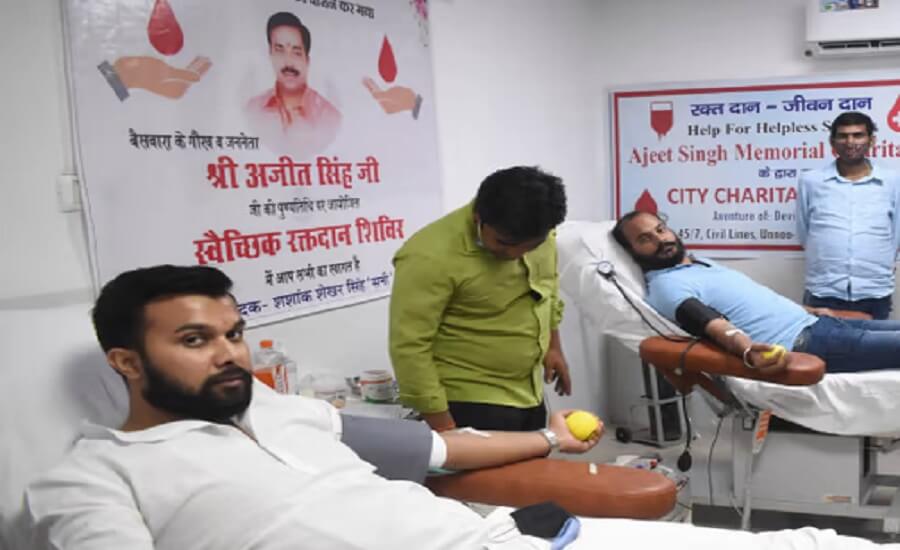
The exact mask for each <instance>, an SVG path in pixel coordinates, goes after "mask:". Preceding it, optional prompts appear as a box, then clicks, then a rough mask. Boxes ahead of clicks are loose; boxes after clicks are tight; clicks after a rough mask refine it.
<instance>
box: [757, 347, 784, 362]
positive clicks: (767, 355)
mask: <svg viewBox="0 0 900 550" xmlns="http://www.w3.org/2000/svg"><path fill="white" fill-rule="evenodd" d="M786 351H787V350H786V349H784V346H782V345H778V344H776V345H774V346H772V349H770V350H769V351H764V352H763V353H762V357H763V359H775V358H776V357H781V356H782V355H784V353H785V352H786Z"/></svg>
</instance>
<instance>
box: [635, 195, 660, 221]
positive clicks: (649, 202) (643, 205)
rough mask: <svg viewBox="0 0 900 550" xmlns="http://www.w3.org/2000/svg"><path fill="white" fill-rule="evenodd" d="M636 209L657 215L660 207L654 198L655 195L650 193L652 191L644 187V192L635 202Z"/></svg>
mask: <svg viewBox="0 0 900 550" xmlns="http://www.w3.org/2000/svg"><path fill="white" fill-rule="evenodd" d="M634 209H635V210H637V211H638V212H648V213H650V214H654V215H656V213H657V210H658V207H657V206H656V201H655V200H653V196H652V195H650V192H649V191H647V190H646V189H644V192H643V193H641V196H640V197H638V200H637V202H635V203H634Z"/></svg>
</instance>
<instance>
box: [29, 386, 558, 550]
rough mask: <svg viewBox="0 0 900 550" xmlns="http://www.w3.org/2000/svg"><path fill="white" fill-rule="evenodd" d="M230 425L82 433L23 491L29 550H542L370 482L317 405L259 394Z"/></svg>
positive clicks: (416, 494)
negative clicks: (53, 465) (57, 462)
mask: <svg viewBox="0 0 900 550" xmlns="http://www.w3.org/2000/svg"><path fill="white" fill-rule="evenodd" d="M236 424H237V425H238V426H239V427H240V428H239V427H236V426H231V425H221V424H214V423H209V422H205V421H198V420H184V421H178V422H170V423H167V424H163V425H160V426H156V427H154V428H150V429H147V430H142V431H138V432H122V431H119V430H114V429H109V428H104V427H101V426H97V425H91V424H88V425H86V426H85V430H84V437H83V438H82V439H81V440H79V441H78V442H77V443H76V445H75V447H74V449H73V450H72V452H71V453H70V455H69V456H68V457H67V458H66V459H65V461H64V462H63V463H62V464H60V465H59V466H58V467H56V468H55V469H53V470H52V471H51V472H50V473H48V474H47V475H45V476H43V477H42V478H41V479H39V480H38V481H37V482H35V483H33V484H32V485H31V486H30V487H29V488H28V490H27V491H26V497H25V498H26V500H25V511H24V516H23V524H24V526H25V529H26V531H27V532H30V536H31V538H32V540H31V542H30V543H29V546H28V547H29V548H53V549H66V550H77V549H82V548H84V549H88V548H89V549H91V550H102V549H115V550H122V549H125V548H127V549H129V550H140V549H147V550H150V549H154V548H155V549H159V550H165V549H172V550H184V549H191V550H203V549H210V550H224V549H230V548H235V549H239V548H240V549H243V548H254V549H265V550H277V549H282V548H284V549H287V548H291V549H297V548H308V549H316V550H319V549H332V548H333V549H380V548H384V549H392V550H393V549H402V548H434V549H445V548H446V549H454V550H455V549H461V548H495V547H496V548H541V547H544V548H546V547H547V545H546V543H545V542H544V541H540V540H538V539H533V538H531V537H523V536H522V535H521V534H519V533H518V532H517V531H515V530H514V529H511V528H510V525H511V520H510V519H508V516H506V519H502V518H500V519H498V518H493V519H490V518H489V519H483V518H481V517H480V516H478V515H477V514H476V513H474V512H473V511H471V510H470V509H468V508H466V507H465V506H463V505H462V504H460V503H458V502H456V501H452V500H448V499H443V498H438V497H435V496H434V495H432V494H431V493H430V492H429V491H428V490H427V489H426V488H424V487H422V486H420V485H417V484H415V483H410V482H402V481H387V480H385V479H383V478H381V477H379V476H377V475H375V474H374V473H373V470H374V468H373V466H372V465H370V464H368V463H367V462H364V461H362V460H361V459H360V458H359V457H357V456H356V454H355V453H354V452H353V451H352V450H351V449H350V448H349V447H347V446H346V445H344V444H343V443H341V442H340V441H339V438H340V429H341V427H340V426H341V424H340V416H339V415H338V414H337V412H336V411H335V410H334V408H332V407H331V406H330V405H328V404H326V403H324V402H322V401H317V400H313V399H307V398H303V397H294V396H291V397H286V396H279V395H277V394H274V392H271V391H269V390H267V389H264V388H262V386H261V385H260V384H255V385H254V397H253V402H252V403H251V405H250V407H249V409H248V410H247V412H245V413H244V415H242V417H240V418H239V419H236ZM241 430H244V431H246V432H247V433H246V434H245V433H244V432H242V431H241ZM247 434H251V435H252V436H253V437H255V438H256V441H254V439H253V438H251V437H248V435H247ZM495 543H498V544H499V545H496V544H495Z"/></svg>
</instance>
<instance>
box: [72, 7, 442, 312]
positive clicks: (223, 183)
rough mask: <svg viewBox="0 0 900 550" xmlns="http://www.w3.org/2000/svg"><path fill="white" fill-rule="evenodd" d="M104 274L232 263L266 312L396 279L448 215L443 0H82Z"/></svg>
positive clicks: (308, 307) (92, 227)
mask: <svg viewBox="0 0 900 550" xmlns="http://www.w3.org/2000/svg"><path fill="white" fill-rule="evenodd" d="M65 15H66V26H67V36H68V46H69V47H68V54H69V65H70V75H71V89H72V93H73V105H74V112H75V118H76V129H77V132H76V135H77V147H78V152H79V159H80V176H81V181H82V183H83V190H82V193H83V198H84V203H85V209H86V215H87V220H88V227H89V234H90V241H91V242H90V247H91V260H92V266H93V269H94V274H95V278H96V280H97V281H98V283H99V284H103V283H104V282H105V281H107V280H109V279H111V278H112V277H114V276H115V275H117V274H118V273H120V272H121V271H124V270H126V269H131V268H134V267H137V266H146V265H153V264H160V263H172V264H181V265H187V264H200V265H210V266H215V267H218V268H221V269H222V270H224V271H225V272H226V273H227V274H228V275H229V276H230V277H231V278H232V279H233V280H234V281H235V289H234V292H235V296H236V297H237V298H238V301H239V303H240V309H241V311H242V313H243V315H244V317H245V318H246V319H247V320H248V321H249V322H250V324H251V325H252V324H259V323H265V322H270V321H276V320H279V319H284V318H288V317H292V316H296V315H303V314H307V313H312V312H315V311H321V310H324V309H328V308H333V307H339V306H345V305H350V304H354V303H358V302H361V301H365V300H370V299H373V298H377V297H381V296H385V295H387V294H388V293H389V291H390V287H391V282H392V273H393V272H392V268H391V257H392V255H393V253H394V252H395V251H396V249H397V248H398V247H399V246H400V244H401V243H402V242H403V240H404V239H405V238H407V237H409V236H410V235H411V234H412V233H413V232H415V231H416V230H417V229H419V228H420V227H421V226H423V225H424V224H426V223H427V222H429V221H431V220H433V219H434V218H436V217H437V216H438V215H439V214H440V179H439V178H440V173H439V166H438V159H437V145H436V130H435V121H434V93H433V88H432V77H431V56H430V52H429V46H428V38H429V37H428V22H427V15H428V11H427V5H426V2H425V0H361V1H360V2H347V1H336V0H253V1H252V2H248V1H245V0H118V1H116V2H107V1H101V0H66V2H65Z"/></svg>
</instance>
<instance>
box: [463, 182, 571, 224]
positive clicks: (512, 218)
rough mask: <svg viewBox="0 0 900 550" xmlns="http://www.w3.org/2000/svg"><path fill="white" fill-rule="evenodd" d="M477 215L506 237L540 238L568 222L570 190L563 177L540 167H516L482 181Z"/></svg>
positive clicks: (476, 208) (477, 196)
mask: <svg viewBox="0 0 900 550" xmlns="http://www.w3.org/2000/svg"><path fill="white" fill-rule="evenodd" d="M475 213H476V214H478V217H479V219H480V220H481V222H482V223H486V224H488V225H490V226H491V227H493V228H494V229H496V230H497V231H498V232H500V233H502V234H503V235H504V236H505V237H508V238H510V239H514V240H515V241H518V242H522V241H527V240H531V239H537V238H541V237H545V236H546V235H547V233H549V232H550V230H551V229H553V228H554V227H556V226H557V225H559V224H560V223H562V221H563V220H564V219H566V191H565V188H564V187H563V184H562V180H561V179H560V178H558V177H556V176H554V175H551V174H548V173H547V172H544V171H542V170H540V169H539V168H538V167H536V166H514V167H512V168H506V169H503V170H498V171H496V172H494V173H493V174H491V175H490V176H488V177H486V178H485V179H484V181H482V182H481V186H480V187H479V188H478V194H477V195H476V196H475Z"/></svg>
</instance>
